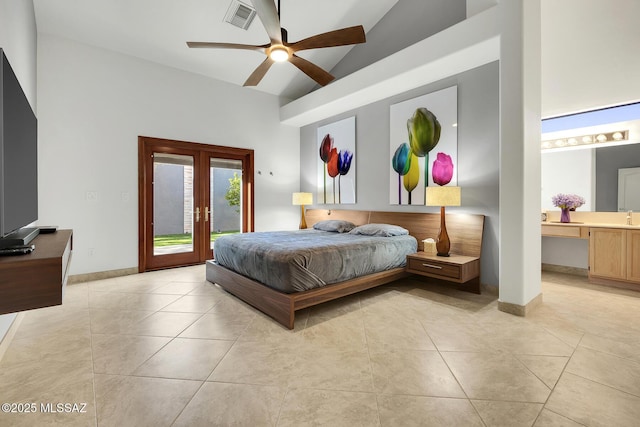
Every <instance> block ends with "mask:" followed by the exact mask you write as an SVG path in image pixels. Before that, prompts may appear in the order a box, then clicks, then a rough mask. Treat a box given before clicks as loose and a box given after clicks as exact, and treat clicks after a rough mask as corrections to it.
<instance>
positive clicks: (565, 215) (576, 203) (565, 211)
mask: <svg viewBox="0 0 640 427" xmlns="http://www.w3.org/2000/svg"><path fill="white" fill-rule="evenodd" d="M551 201H552V202H553V205H554V206H556V207H559V208H560V212H561V214H560V222H571V218H570V217H569V211H575V210H576V209H577V208H579V207H580V206H582V205H584V198H582V197H580V196H578V195H577V194H562V193H560V194H556V195H555V196H553V197H552V198H551Z"/></svg>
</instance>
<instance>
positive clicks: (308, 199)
mask: <svg viewBox="0 0 640 427" xmlns="http://www.w3.org/2000/svg"><path fill="white" fill-rule="evenodd" d="M312 203H313V194H311V193H293V204H294V205H296V206H299V205H305V206H308V205H310V204H312Z"/></svg>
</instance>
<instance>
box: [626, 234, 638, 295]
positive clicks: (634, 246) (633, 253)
mask: <svg viewBox="0 0 640 427" xmlns="http://www.w3.org/2000/svg"><path fill="white" fill-rule="evenodd" d="M627 280H631V281H632V282H638V283H640V230H627Z"/></svg>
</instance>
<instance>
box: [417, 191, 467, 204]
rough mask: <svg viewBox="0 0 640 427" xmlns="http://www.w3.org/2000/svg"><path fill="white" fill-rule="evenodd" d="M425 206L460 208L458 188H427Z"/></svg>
mask: <svg viewBox="0 0 640 427" xmlns="http://www.w3.org/2000/svg"><path fill="white" fill-rule="evenodd" d="M425 196H426V197H425V200H426V205H427V206H460V187H435V186H434V187H427V192H426V195H425Z"/></svg>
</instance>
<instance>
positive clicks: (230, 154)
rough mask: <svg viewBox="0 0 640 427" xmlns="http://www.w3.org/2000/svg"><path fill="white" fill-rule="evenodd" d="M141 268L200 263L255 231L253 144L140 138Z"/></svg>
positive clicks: (142, 269)
mask: <svg viewBox="0 0 640 427" xmlns="http://www.w3.org/2000/svg"><path fill="white" fill-rule="evenodd" d="M138 194H139V196H138V205H139V213H138V223H139V226H138V253H139V257H138V269H139V271H140V272H143V271H148V270H156V269H161V268H169V267H178V266H184V265H193V264H200V263H203V262H204V261H206V260H207V259H211V258H213V246H214V242H215V239H216V238H217V237H219V236H221V235H225V234H230V233H238V232H248V231H253V223H254V222H253V150H248V149H242V148H234V147H222V146H217V145H207V144H198V143H192V142H184V141H173V140H167V139H159V138H149V137H142V136H141V137H139V138H138Z"/></svg>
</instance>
